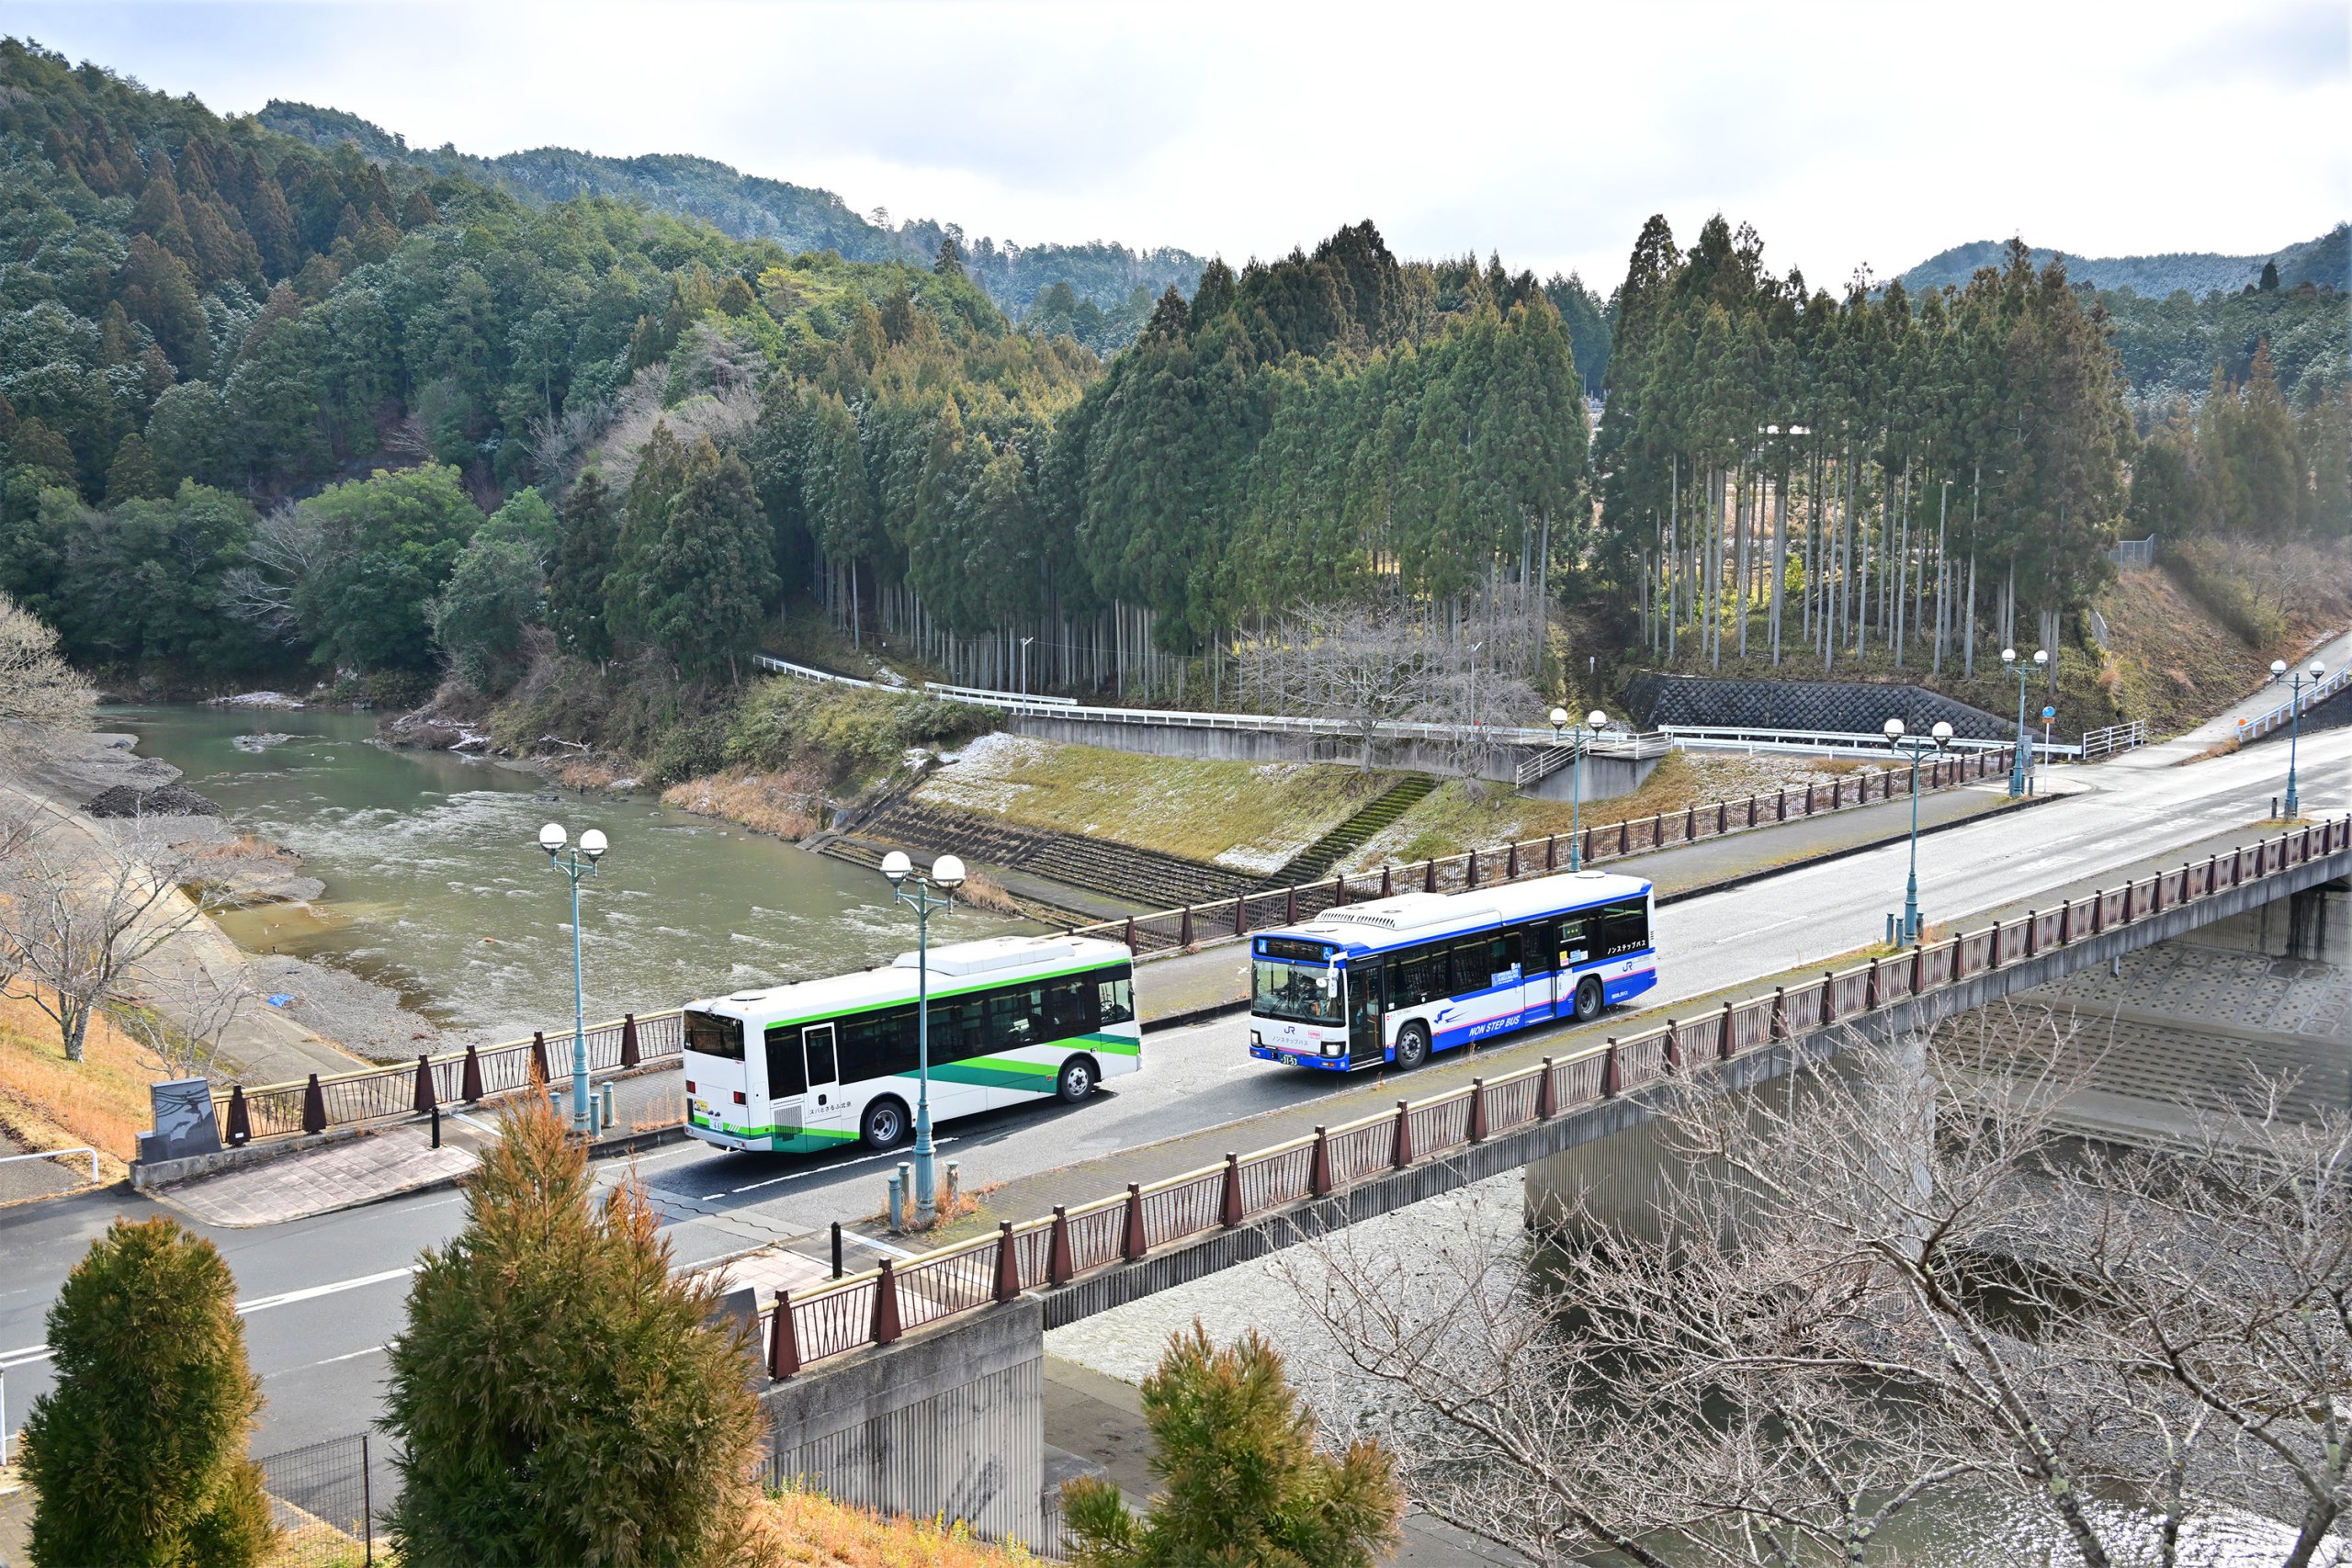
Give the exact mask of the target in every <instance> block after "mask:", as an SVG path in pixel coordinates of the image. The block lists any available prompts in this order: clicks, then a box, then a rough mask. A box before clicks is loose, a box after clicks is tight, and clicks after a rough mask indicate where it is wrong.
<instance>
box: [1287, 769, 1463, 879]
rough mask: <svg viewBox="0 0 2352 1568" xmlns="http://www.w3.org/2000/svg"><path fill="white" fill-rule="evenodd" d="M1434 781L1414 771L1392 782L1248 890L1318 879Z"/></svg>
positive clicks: (1417, 801) (1418, 799)
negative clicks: (1368, 801) (1360, 807)
mask: <svg viewBox="0 0 2352 1568" xmlns="http://www.w3.org/2000/svg"><path fill="white" fill-rule="evenodd" d="M1437 784H1438V781H1437V780H1435V779H1433V778H1431V777H1430V776H1429V775H1428V774H1427V773H1416V774H1414V775H1413V776H1412V777H1410V778H1408V779H1404V780H1401V781H1399V782H1398V783H1397V784H1392V785H1391V786H1389V788H1388V789H1387V791H1386V792H1385V793H1384V794H1382V795H1380V796H1379V797H1378V798H1377V799H1375V800H1374V801H1373V802H1372V803H1371V804H1370V805H1368V806H1366V807H1363V809H1362V810H1360V811H1358V812H1357V813H1356V814H1355V815H1354V816H1352V817H1351V818H1348V819H1347V820H1346V821H1344V822H1342V823H1340V825H1339V826H1338V827H1336V828H1334V829H1331V830H1330V831H1329V832H1328V833H1326V834H1324V835H1323V836H1322V837H1321V838H1319V839H1317V840H1315V841H1314V842H1313V843H1311V844H1309V845H1307V846H1306V848H1305V849H1303V850H1301V851H1299V852H1298V853H1296V854H1295V855H1293V856H1292V857H1291V858H1290V860H1289V862H1288V863H1286V864H1284V865H1283V867H1282V868H1281V869H1279V870H1277V871H1275V872H1274V873H1273V874H1272V875H1270V876H1268V877H1266V878H1265V879H1264V880H1263V881H1261V882H1260V883H1259V884H1258V886H1255V887H1253V888H1251V889H1250V891H1251V892H1253V893H1270V892H1272V891H1273V890H1274V889H1275V888H1277V887H1295V886H1300V885H1301V884H1303V883H1308V882H1316V881H1319V880H1321V879H1322V877H1323V875H1324V874H1325V873H1327V872H1329V870H1330V869H1331V868H1332V867H1333V866H1335V865H1337V864H1339V863H1340V860H1341V859H1342V858H1343V857H1345V856H1347V855H1349V854H1351V853H1353V852H1355V851H1357V850H1360V849H1362V848H1363V846H1364V845H1366V844H1368V843H1370V842H1371V841H1372V840H1373V839H1374V836H1376V835H1377V834H1379V833H1380V832H1382V831H1383V830H1384V829H1386V828H1387V827H1388V826H1389V824H1391V823H1393V822H1395V821H1396V820H1397V818H1399V817H1402V816H1403V815H1405V813H1406V812H1408V811H1410V810H1411V809H1412V808H1413V807H1416V806H1418V805H1419V804H1420V803H1421V802H1422V801H1423V800H1426V799H1427V798H1429V795H1430V792H1431V791H1433V790H1435V789H1436V788H1437Z"/></svg>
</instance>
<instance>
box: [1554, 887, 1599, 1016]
mask: <svg viewBox="0 0 2352 1568" xmlns="http://www.w3.org/2000/svg"><path fill="white" fill-rule="evenodd" d="M1594 921H1595V917H1594V915H1593V913H1592V912H1591V911H1590V910H1586V911H1585V912H1583V913H1581V914H1575V915H1563V916H1561V917H1560V919H1559V922H1558V924H1556V925H1555V926H1554V927H1553V931H1554V933H1555V938H1556V940H1555V942H1554V943H1553V952H1554V956H1555V964H1554V967H1553V971H1552V1016H1553V1017H1555V1018H1572V1017H1574V1016H1575V1015H1576V1010H1577V967H1576V966H1577V964H1584V963H1588V962H1589V961H1590V960H1591V958H1592V955H1593V953H1594V952H1595V948H1594V945H1593V925H1594Z"/></svg>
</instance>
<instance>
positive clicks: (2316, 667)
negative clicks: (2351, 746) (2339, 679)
mask: <svg viewBox="0 0 2352 1568" xmlns="http://www.w3.org/2000/svg"><path fill="white" fill-rule="evenodd" d="M2326 675H2327V666H2326V665H2325V664H2323V663H2321V662H2320V661H2319V660H2316V659H2314V660H2312V663H2311V678H2310V681H2309V682H2308V683H2309V684H2310V685H2311V686H2312V688H2313V689H2314V690H2316V689H2317V688H2318V686H2319V683H2320V682H2321V681H2323V680H2324V679H2325V678H2326ZM2281 681H2284V682H2287V690H2288V692H2289V693H2290V695H2289V696H2288V698H2287V818H2288V820H2290V821H2292V820H2293V819H2294V818H2297V817H2300V816H2301V815H2302V813H2301V810H2299V809H2298V807H2299V806H2300V804H2301V803H2300V802H2299V801H2298V800H2297V799H2296V797H2295V749H2296V748H2297V747H2298V746H2299V745H2301V742H2302V739H2303V687H2304V685H2305V683H2306V682H2305V681H2304V672H2303V671H2300V670H2298V671H2295V672H2294V673H2293V674H2292V675H2290V674H2289V673H2287V661H2286V660H2283V659H2274V660H2271V661H2270V683H2271V684H2272V685H2274V686H2275V685H2277V684H2278V682H2281Z"/></svg>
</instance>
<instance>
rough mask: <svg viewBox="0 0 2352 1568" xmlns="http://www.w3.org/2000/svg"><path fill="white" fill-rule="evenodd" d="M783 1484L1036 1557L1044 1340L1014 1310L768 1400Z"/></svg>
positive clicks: (815, 1377) (816, 1375)
mask: <svg viewBox="0 0 2352 1568" xmlns="http://www.w3.org/2000/svg"><path fill="white" fill-rule="evenodd" d="M760 1403H761V1405H762V1406H763V1408H764V1409H765V1411H766V1412H767V1418H768V1426H769V1429H770V1439H769V1456H770V1458H769V1470H768V1475H769V1480H770V1482H771V1483H773V1484H777V1485H783V1484H787V1483H797V1484H800V1485H804V1486H807V1487H808V1488H809V1489H810V1490H813V1491H820V1492H822V1493H824V1494H825V1495H827V1496H829V1497H831V1498H833V1499H835V1500H836V1501H839V1502H843V1503H852V1504H855V1505H857V1506H861V1507H867V1508H875V1509H878V1510H881V1511H884V1512H887V1513H893V1514H903V1515H908V1516H910V1517H917V1518H932V1517H945V1518H947V1519H950V1520H955V1519H961V1520H963V1521H965V1522H966V1523H967V1524H969V1525H970V1526H971V1528H972V1530H973V1532H974V1533H975V1534H978V1535H979V1536H982V1537H984V1538H986V1539H988V1540H1017V1541H1021V1542H1023V1544H1035V1542H1036V1541H1037V1540H1038V1536H1039V1533H1040V1531H1041V1530H1042V1529H1043V1528H1044V1514H1043V1510H1042V1507H1041V1497H1042V1495H1043V1492H1044V1489H1045V1476H1046V1427H1045V1420H1046V1340H1045V1327H1044V1324H1043V1322H1042V1320H1041V1317H1040V1313H1039V1307H1038V1303H1036V1302H1035V1301H1034V1300H1027V1301H1017V1302H1010V1303H1005V1304H1004V1305H1002V1306H995V1307H989V1308H987V1309H986V1310H984V1311H980V1312H976V1313H970V1314H965V1315H963V1316H959V1317H956V1318H953V1319H951V1320H949V1321H948V1322H946V1323H944V1324H942V1325H939V1326H937V1327H935V1328H930V1329H925V1330H922V1331H920V1332H917V1333H913V1334H910V1335H909V1336H907V1337H905V1338H904V1339H901V1340H899V1342H898V1343H897V1344H895V1345H891V1346H888V1347H887V1348H873V1349H866V1350H861V1351H858V1352H855V1353H854V1354H852V1355H848V1356H843V1357H841V1358H839V1359H832V1360H826V1361H820V1362H819V1363H818V1364H817V1365H816V1366H814V1367H812V1368H809V1370H808V1371H803V1372H801V1373H800V1374H799V1375H798V1376H797V1377H793V1378H789V1379H787V1380H786V1381H785V1382H780V1383H776V1384H775V1385H773V1386H772V1387H771V1388H770V1389H769V1390H768V1392H767V1393H764V1394H763V1395H762V1397H761V1401H760Z"/></svg>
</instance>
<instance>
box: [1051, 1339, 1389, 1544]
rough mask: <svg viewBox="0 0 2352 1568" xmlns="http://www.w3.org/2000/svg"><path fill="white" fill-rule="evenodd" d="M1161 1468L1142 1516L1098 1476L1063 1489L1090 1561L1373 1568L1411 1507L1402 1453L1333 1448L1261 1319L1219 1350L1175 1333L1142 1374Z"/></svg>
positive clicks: (1368, 1446)
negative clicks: (1322, 1446) (1321, 1445)
mask: <svg viewBox="0 0 2352 1568" xmlns="http://www.w3.org/2000/svg"><path fill="white" fill-rule="evenodd" d="M1143 1416H1144V1423H1145V1425H1146V1426H1148V1427H1149V1428H1150V1429H1151V1438H1152V1453H1151V1471H1152V1475H1153V1477H1154V1478H1155V1479H1156V1480H1158V1481H1159V1483H1160V1491H1159V1495H1156V1496H1154V1497H1153V1499H1152V1502H1151V1506H1150V1508H1149V1510H1148V1512H1147V1513H1145V1514H1144V1515H1143V1516H1142V1517H1136V1515H1134V1514H1131V1513H1129V1512H1128V1511H1127V1507H1126V1505H1125V1503H1124V1502H1123V1501H1121V1499H1120V1496H1119V1489H1118V1488H1117V1487H1115V1486H1114V1485H1112V1484H1111V1483H1109V1482H1106V1481H1098V1480H1094V1479H1092V1478H1088V1479H1084V1480H1079V1481H1073V1482H1071V1483H1069V1484H1068V1485H1067V1486H1065V1487H1064V1488H1063V1489H1062V1506H1063V1517H1064V1518H1065V1519H1066V1520H1067V1521H1068V1524H1069V1529H1070V1531H1071V1533H1072V1534H1073V1535H1074V1536H1075V1537H1076V1538H1077V1561H1078V1562H1079V1563H1080V1565H1081V1568H1191V1565H1193V1564H1211V1563H1214V1564H1218V1565H1221V1568H1223V1565H1229V1568H1370V1565H1371V1564H1372V1563H1373V1562H1376V1561H1378V1560H1379V1557H1380V1555H1381V1554H1382V1553H1385V1551H1387V1550H1389V1549H1390V1548H1392V1547H1393V1546H1395V1544H1396V1542H1397V1520H1398V1518H1399V1517H1401V1516H1402V1515H1403V1513H1404V1494H1403V1491H1402V1488H1401V1487H1400V1486H1399V1485H1398V1483H1397V1473H1396V1461H1394V1460H1393V1459H1392V1458H1391V1457H1390V1456H1389V1455H1388V1454H1387V1453H1386V1452H1385V1451H1384V1450H1382V1449H1381V1448H1380V1446H1379V1445H1378V1444H1377V1443H1374V1442H1371V1441H1369V1440H1363V1441H1358V1442H1354V1443H1351V1444H1350V1445H1349V1446H1348V1448H1347V1450H1346V1452H1344V1453H1343V1454H1340V1455H1339V1456H1337V1457H1333V1456H1331V1455H1329V1454H1326V1453H1323V1452H1321V1451H1320V1450H1318V1449H1317V1446H1316V1428H1315V1417H1314V1416H1312V1415H1310V1414H1309V1413H1308V1412H1307V1410H1306V1406H1305V1405H1304V1404H1302V1403H1301V1401H1300V1400H1299V1397H1298V1395H1297V1394H1296V1393H1295V1392H1294V1391H1293V1390H1292V1389H1291V1387H1290V1384H1289V1382H1287V1381H1286V1380H1285V1379H1284V1377H1283V1364H1282V1358H1281V1357H1280V1356H1279V1355H1277V1354H1276V1353H1275V1352H1274V1348H1273V1347H1272V1346H1271V1345H1269V1344H1268V1343H1267V1342H1266V1341H1265V1340H1264V1339H1263V1338H1261V1337H1260V1336H1259V1335H1258V1334H1257V1333H1256V1331H1255V1330H1252V1331H1250V1333H1247V1334H1244V1335H1243V1336H1242V1337H1241V1339H1240V1340H1239V1342H1238V1343H1237V1344H1235V1345H1232V1346H1230V1347H1227V1348H1222V1349H1220V1348H1217V1347H1216V1346H1215V1345H1212V1344H1211V1343H1210V1342H1209V1337H1208V1333H1207V1331H1206V1330H1205V1329H1204V1328H1203V1327H1201V1325H1199V1324H1194V1325H1193V1331H1192V1332H1191V1333H1190V1334H1176V1335H1172V1336H1170V1339H1169V1345H1168V1352H1167V1354H1166V1355H1165V1356H1163V1357H1162V1358H1161V1359H1160V1362H1159V1371H1156V1372H1154V1373H1153V1374H1152V1375H1151V1376H1150V1377H1149V1378H1148V1379H1147V1380H1145V1382H1144V1385H1143Z"/></svg>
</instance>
